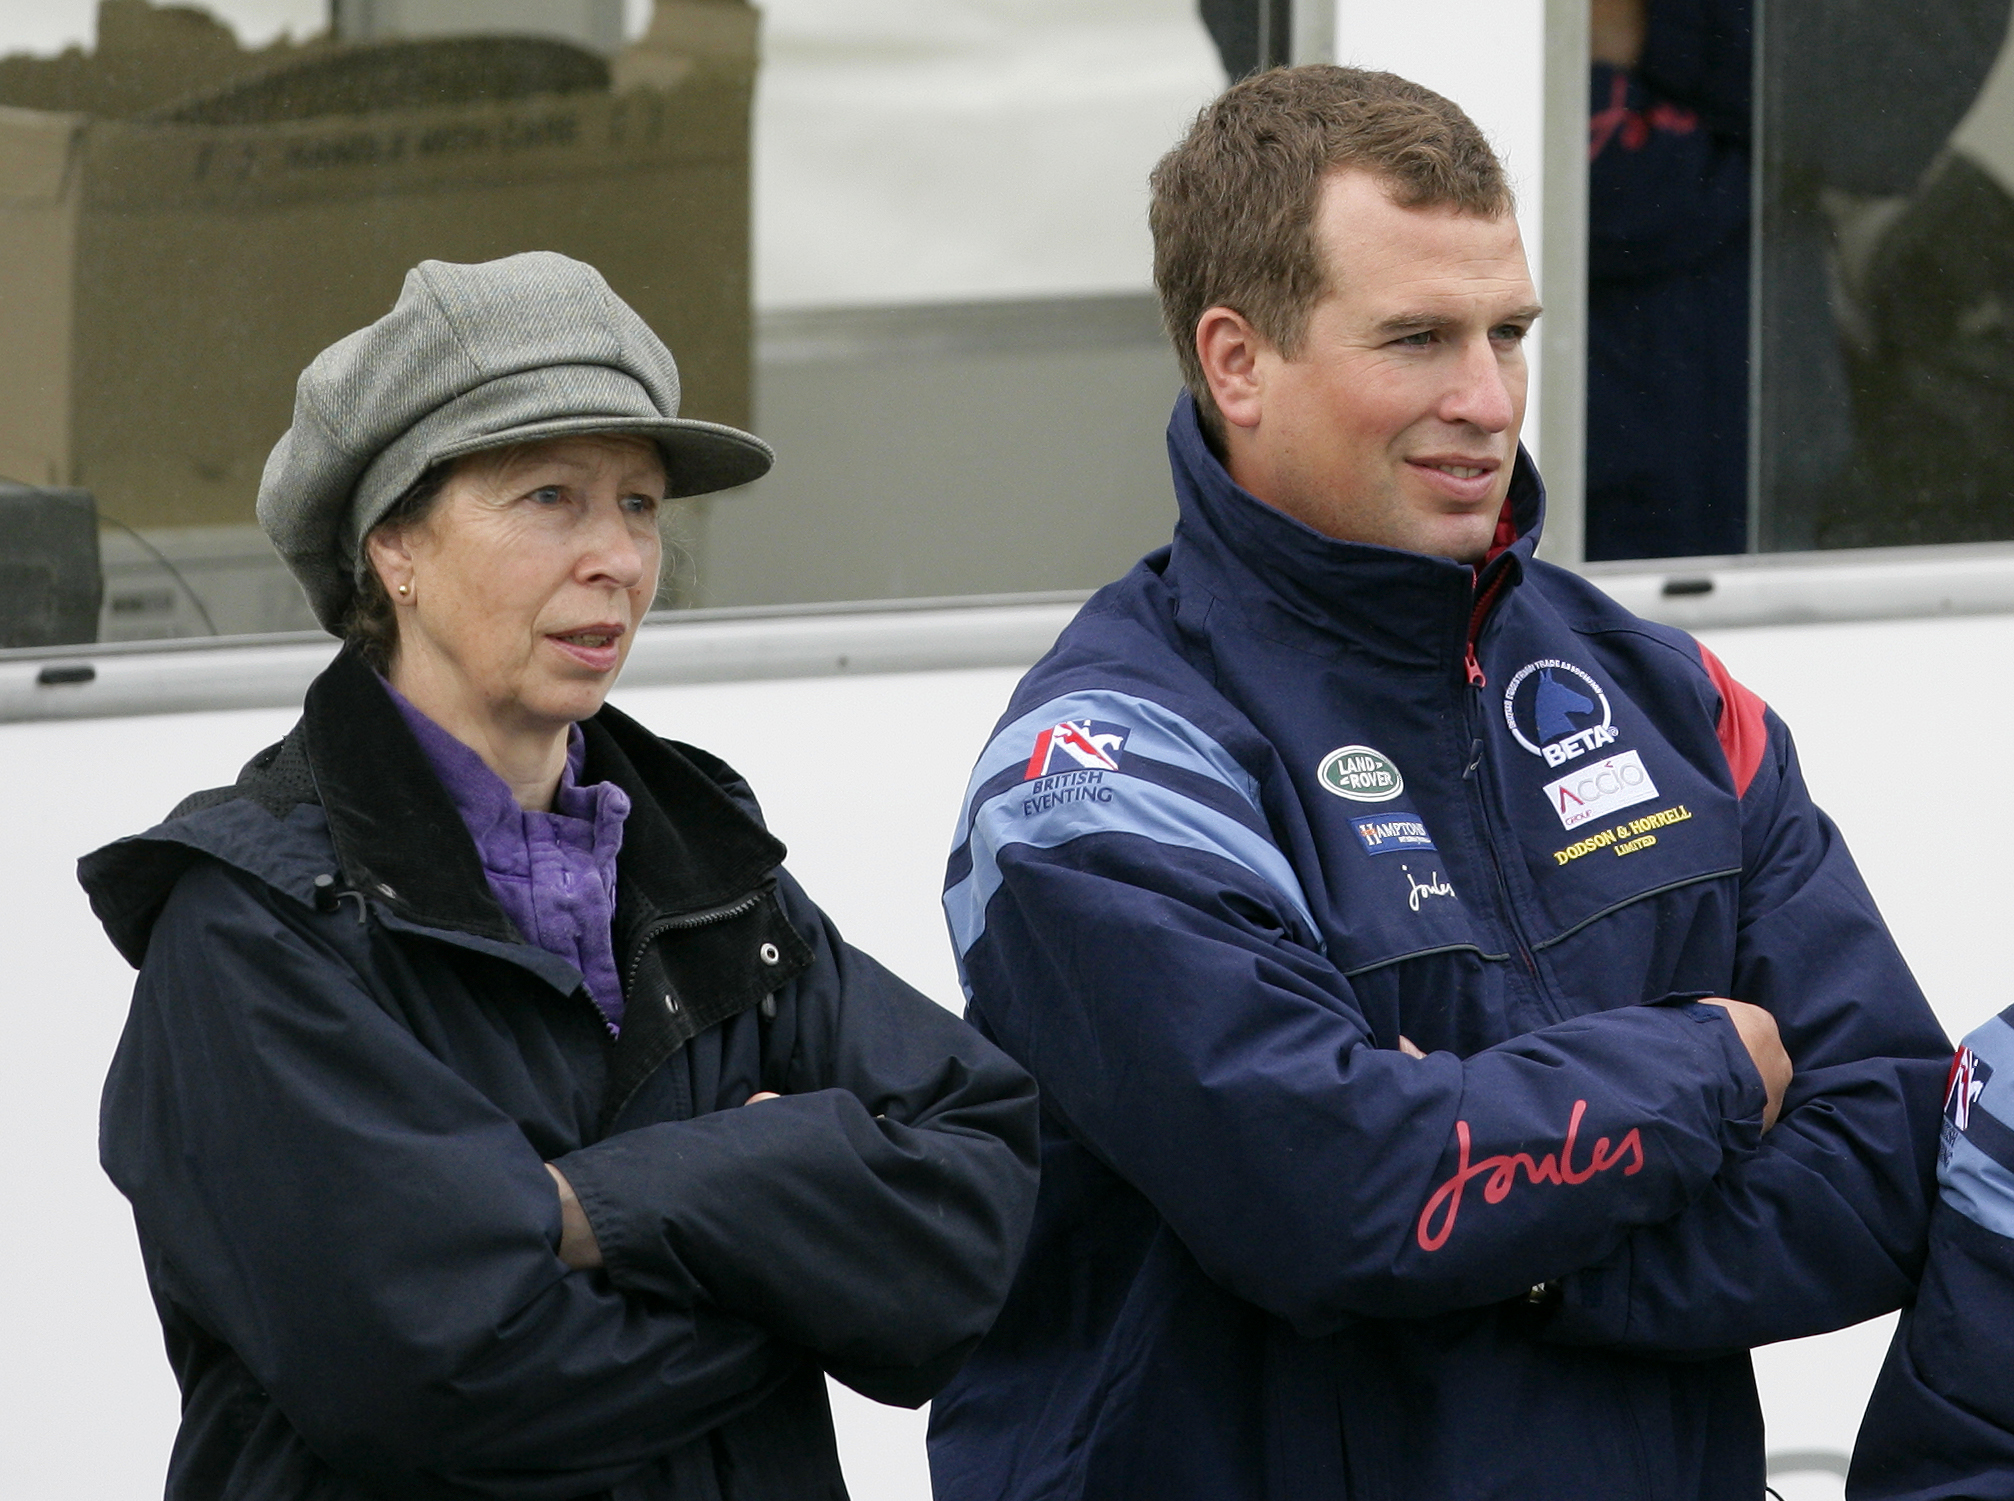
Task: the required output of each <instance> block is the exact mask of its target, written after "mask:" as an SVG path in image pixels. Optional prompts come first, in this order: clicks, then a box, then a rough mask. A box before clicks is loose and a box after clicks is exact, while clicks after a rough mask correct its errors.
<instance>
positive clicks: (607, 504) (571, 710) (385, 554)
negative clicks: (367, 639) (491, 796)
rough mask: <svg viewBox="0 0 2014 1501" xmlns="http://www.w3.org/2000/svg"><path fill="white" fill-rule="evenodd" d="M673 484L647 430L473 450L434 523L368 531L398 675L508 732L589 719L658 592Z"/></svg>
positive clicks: (430, 517) (451, 480)
mask: <svg viewBox="0 0 2014 1501" xmlns="http://www.w3.org/2000/svg"><path fill="white" fill-rule="evenodd" d="M664 490H665V474H664V463H663V460H662V459H661V458H660V457H659V455H658V450H657V446H656V445H655V444H654V443H651V442H649V441H648V440H646V439H642V438H628V437H617V436H609V437H584V438H557V439H553V440H551V441H549V442H545V443H538V444H533V445H529V446H527V447H524V448H520V449H515V450H510V451H508V452H506V453H503V454H472V455H470V456H469V457H467V458H465V459H462V460H461V461H460V462H459V463H458V464H457V465H456V466H455V468H454V470H453V471H452V472H451V473H450V475H449V477H448V480H447V483H446V485H445V486H444V487H443V488H442V491H441V494H440V498H439V499H438V500H437V501H436V502H435V503H434V505H433V507H432V508H431V509H430V510H429V511H428V513H427V515H426V518H425V520H423V521H421V522H418V523H415V524H412V525H410V526H406V527H403V528H396V529H390V528H388V529H384V533H383V534H382V535H381V534H380V533H373V534H372V536H371V538H370V539H369V547H370V553H371V563H372V565H373V566H374V567H376V569H377V570H378V576H379V577H380V578H381V579H383V580H384V582H385V587H386V591H387V592H388V593H389V594H390V595H391V598H392V600H393V602H394V604H395V605H396V606H397V616H398V621H399V644H398V652H397V655H396V657H395V658H394V660H393V664H392V674H391V676H392V680H393V682H394V683H395V684H397V685H399V687H400V688H401V690H402V691H407V693H408V696H409V697H415V701H419V698H418V697H417V696H416V694H415V692H414V691H413V690H418V691H419V692H420V693H423V695H424V697H425V698H426V699H427V700H430V701H432V702H433V703H435V704H438V705H440V706H441V707H442V708H447V707H448V706H449V705H450V704H452V706H453V707H454V708H455V709H456V710H458V711H459V713H460V714H468V715H474V716H477V717H479V718H483V719H487V720H489V721H490V722H491V723H492V724H493V725H494V726H495V727H496V728H497V729H500V730H503V731H505V732H506V733H512V732H524V731H550V730H553V729H556V728H558V727H561V726H564V725H566V724H570V723H572V722H573V721H575V720H580V719H586V718H588V717H589V716H590V715H592V714H593V713H594V712H595V711H596V710H598V709H599V708H600V707H601V704H602V700H603V699H604V698H605V697H607V695H608V690H609V688H610V686H611V685H613V683H614V682H615V677H616V673H617V672H618V671H619V670H620V669H621V667H622V664H623V661H624V659H625V658H626V657H627V656H628V655H629V649H630V646H631V644H632V642H633V641H634V640H635V632H636V627H637V624H638V623H639V622H640V621H641V620H642V619H643V616H644V612H645V611H646V610H648V609H649V608H650V602H651V599H652V598H653V597H654V596H655V595H656V593H657V572H658V564H659V561H660V553H661V543H660V541H659V539H658V531H657V514H658V510H659V508H660V506H661V505H662V504H663V499H664ZM401 584H405V585H406V586H407V588H408V593H406V594H404V595H401V594H400V593H399V585H401ZM408 684H411V689H408V687H407V685H408Z"/></svg>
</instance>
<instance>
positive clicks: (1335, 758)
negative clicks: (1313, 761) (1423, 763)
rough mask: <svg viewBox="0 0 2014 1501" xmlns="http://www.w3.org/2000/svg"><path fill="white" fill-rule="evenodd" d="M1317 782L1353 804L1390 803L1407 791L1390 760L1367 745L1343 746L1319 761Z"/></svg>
mask: <svg viewBox="0 0 2014 1501" xmlns="http://www.w3.org/2000/svg"><path fill="white" fill-rule="evenodd" d="M1315 776H1316V779H1317V780H1319V781H1320V782H1321V784H1322V786H1323V787H1325V788H1326V789H1327V790H1329V791H1330V792H1333V793H1335V795H1336V796H1337V797H1346V798H1348V799H1349V800H1350V801H1351V802H1354V803H1384V802H1390V801H1391V800H1392V799H1393V798H1395V797H1397V796H1398V795H1399V794H1400V793H1401V792H1404V791H1405V790H1406V779H1405V778H1404V777H1402V776H1400V775H1399V769H1398V767H1396V766H1394V765H1393V764H1392V758H1391V757H1390V756H1388V755H1386V754H1385V753H1384V752H1383V751H1375V750H1372V749H1371V748H1370V747H1369V746H1368V745H1345V746H1342V747H1341V748H1340V749H1337V750H1332V751H1330V752H1329V753H1328V754H1327V755H1326V756H1324V757H1322V764H1321V766H1320V767H1318V768H1317V769H1316V772H1315Z"/></svg>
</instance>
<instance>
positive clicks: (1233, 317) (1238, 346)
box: [1196, 307, 1266, 427]
mask: <svg viewBox="0 0 2014 1501" xmlns="http://www.w3.org/2000/svg"><path fill="white" fill-rule="evenodd" d="M1265 347H1266V340H1265V339H1264V337H1263V336H1262V335H1261V334H1260V333H1259V331H1258V330H1257V329H1256V328H1254V327H1252V325H1251V323H1250V322H1248V321H1247V320H1246V318H1245V315H1244V314H1243V313H1240V312H1237V311H1235V310H1234V309H1231V308H1227V307H1213V308H1208V309H1206V310H1205V311H1204V313H1203V316H1202V317H1200V318H1198V319H1197V320H1196V358H1197V359H1198V360H1199V361H1201V363H1202V366H1203V375H1204V378H1205V379H1207V380H1208V381H1209V383H1210V395H1211V397H1212V398H1213V399H1214V400H1215V401H1216V403H1217V410H1218V411H1219V412H1221V413H1223V416H1224V420H1225V421H1226V422H1228V423H1230V424H1231V425H1232V426H1233V427H1257V426H1258V425H1259V409H1260V405H1261V398H1262V397H1263V395H1264V382H1263V380H1262V379H1261V376H1260V371H1259V353H1260V351H1261V350H1262V349H1263V348H1265Z"/></svg>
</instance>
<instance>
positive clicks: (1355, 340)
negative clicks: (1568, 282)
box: [1199, 171, 1539, 563]
mask: <svg viewBox="0 0 2014 1501" xmlns="http://www.w3.org/2000/svg"><path fill="white" fill-rule="evenodd" d="M1315 230H1316V238H1317V242H1318V243H1319V244H1320V246H1321V248H1322V251H1323V254H1324V256H1325V264H1326V270H1327V273H1328V279H1329V288H1328V291H1327V292H1326V294H1325V295H1324V296H1323V297H1322V299H1321V301H1320V302H1318V303H1317V304H1316V305H1315V307H1314V309H1313V311H1312V313H1311V315H1310V317H1309V319H1308V325H1307V333H1306V336H1305V338H1304V340H1303V342H1302V344H1301V347H1300V350H1299V352H1298V353H1297V354H1296V355H1295V357H1294V358H1293V359H1291V360H1289V359H1285V358H1283V357H1282V356H1281V355H1280V353H1279V351H1278V350H1277V349H1275V348H1273V347H1272V345H1271V344H1270V343H1269V342H1267V341H1265V340H1264V339H1261V338H1259V337H1258V336H1257V335H1256V334H1249V349H1248V351H1246V352H1244V353H1242V354H1241V353H1240V352H1239V351H1238V349H1237V348H1236V347H1234V346H1235V344H1236V335H1235V332H1233V333H1229V334H1224V333H1221V332H1220V334H1219V335H1218V336H1213V335H1212V333H1211V320H1212V318H1213V316H1217V317H1218V318H1219V324H1220V326H1222V327H1228V325H1225V324H1224V323H1223V319H1224V318H1225V317H1228V318H1229V319H1233V320H1235V321H1236V323H1237V324H1238V325H1242V326H1243V327H1244V328H1246V329H1247V330H1248V331H1249V325H1246V324H1244V320H1243V319H1242V318H1238V317H1237V315H1236V314H1234V313H1228V310H1224V309H1212V310H1211V311H1210V312H1208V313H1205V314H1204V315H1203V318H1202V320H1201V323H1200V324H1199V339H1200V345H1199V347H1200V348H1201V350H1202V353H1203V359H1204V366H1205V369H1206V370H1208V371H1209V373H1210V375H1211V386H1212V390H1213V392H1214V393H1215V394H1216V395H1217V398H1218V406H1219V409H1220V410H1221V411H1222V412H1223V414H1224V418H1225V447H1226V450H1227V459H1228V467H1229V469H1230V472H1231V476H1232V478H1233V479H1235V480H1237V481H1238V483H1239V484H1241V485H1243V486H1244V487H1245V488H1246V489H1247V490H1249V491H1251V492H1252V494H1254V495H1256V496H1258V497H1259V499H1261V500H1263V501H1266V502H1267V503H1268V504H1270V505H1274V506H1277V507H1278V508H1279V509H1281V510H1283V511H1285V512H1287V513H1288V514H1289V515H1291V516H1294V517H1297V518H1298V519H1300V520H1301V521H1304V522H1306V523H1307V524H1308V525H1309V526H1312V527H1314V528H1315V529H1316V530H1317V531H1320V532H1324V533H1326V534H1327V535H1329V536H1331V537H1338V538H1342V539H1344V540H1346V541H1352V542H1375V543H1378V544H1380V545H1382V546H1385V547H1399V548H1404V549H1406V550H1407V551H1409V552H1421V553H1430V554H1433V555H1434V556H1437V557H1445V558H1454V559H1457V560H1459V561H1461V562H1468V563H1475V562H1480V561H1481V560H1482V558H1483V556H1484V554H1485V553H1486V552H1487V550H1488V548H1489V545H1490V542H1491V539H1492V537H1493V536H1494V534H1495V531H1496V520H1497V515H1498V512H1499V511H1500V510H1501V509H1502V506H1503V499H1504V495H1505V493H1506V492H1507V491H1508V490H1509V489H1510V479H1511V466H1512V461H1513V460H1514V459H1515V458H1516V456H1517V444H1518V432H1519V430H1520V428H1521V427H1522V426H1523V423H1524V409H1525V386H1526V371H1525V357H1524V349H1523V340H1524V336H1525V333H1526V331H1527V330H1528V329H1529V328H1530V327H1531V324H1532V320H1533V319H1535V318H1536V317H1537V316H1538V312H1539V308H1538V296H1537V293H1536V291H1535V290H1534V288H1533V286H1532V281H1531V273H1530V271H1529V270H1528V269H1527V267H1526V265H1525V255H1524V246H1523V243H1522V242H1521V241H1520V240H1519V238H1518V230H1517V221H1516V220H1515V219H1514V218H1512V217H1511V216H1510V215H1508V214H1506V215H1504V216H1502V217H1501V218H1482V217H1480V216H1478V215H1475V214H1470V213H1463V212H1460V211H1457V210H1454V209H1448V208H1410V209H1409V208H1400V207H1399V206H1397V205H1396V204H1394V203H1393V202H1392V201H1391V199H1390V198H1389V197H1387V196H1386V193H1385V189H1384V186H1383V184H1382V183H1381V182H1380V181H1379V180H1378V179H1376V178H1374V177H1372V176H1371V175H1369V174H1368V173H1365V172H1360V171H1344V172H1338V173H1335V174H1332V175H1331V176H1330V177H1329V178H1328V179H1327V181H1326V182H1325V183H1324V184H1323V187H1322V195H1321V199H1320V202H1319V205H1318V207H1317V210H1316V218H1315ZM1213 337H1216V338H1217V341H1218V343H1219V345H1220V348H1219V351H1218V353H1219V355H1220V358H1219V359H1218V360H1216V361H1214V362H1213V359H1212V352H1211V348H1210V346H1211V343H1212V340H1213ZM1226 339H1228V340H1229V341H1230V343H1229V344H1226V343H1225V342H1224V341H1225V340H1226Z"/></svg>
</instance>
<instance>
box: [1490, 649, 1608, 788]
mask: <svg viewBox="0 0 2014 1501" xmlns="http://www.w3.org/2000/svg"><path fill="white" fill-rule="evenodd" d="M1612 718H1613V716H1611V715H1610V713H1609V708H1608V695H1607V694H1606V693H1603V692H1602V691H1601V684H1599V683H1597V682H1596V681H1595V680H1594V679H1593V678H1592V677H1591V676H1589V675H1588V674H1587V673H1586V672H1583V671H1582V670H1581V669H1580V668H1578V667H1576V666H1574V665H1573V663H1571V662H1562V661H1560V660H1559V659H1558V658H1557V657H1545V658H1542V659H1541V660H1539V661H1537V662H1529V663H1527V664H1526V665H1525V666H1523V667H1520V668H1519V669H1518V670H1517V674H1516V676H1514V677H1512V679H1511V680H1510V682H1509V683H1507V684H1506V685H1505V686H1504V723H1505V724H1507V725H1509V726H1510V732H1511V736H1512V738H1513V739H1515V740H1516V741H1517V743H1518V744H1519V745H1522V746H1523V747H1524V748H1525V749H1526V750H1528V751H1530V752H1531V753H1532V754H1533V755H1534V756H1543V757H1545V764H1546V765H1548V766H1564V765H1566V763H1567V762H1569V761H1577V760H1579V759H1580V758H1581V757H1582V756H1584V755H1586V754H1587V753H1588V752H1589V751H1593V750H1600V749H1601V748H1602V747H1603V746H1604V745H1612V744H1614V743H1615V741H1616V738H1617V737H1618V736H1619V735H1620V734H1621V731H1619V730H1618V729H1616V727H1615V725H1614V724H1613V723H1612V722H1611V721H1612Z"/></svg>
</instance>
